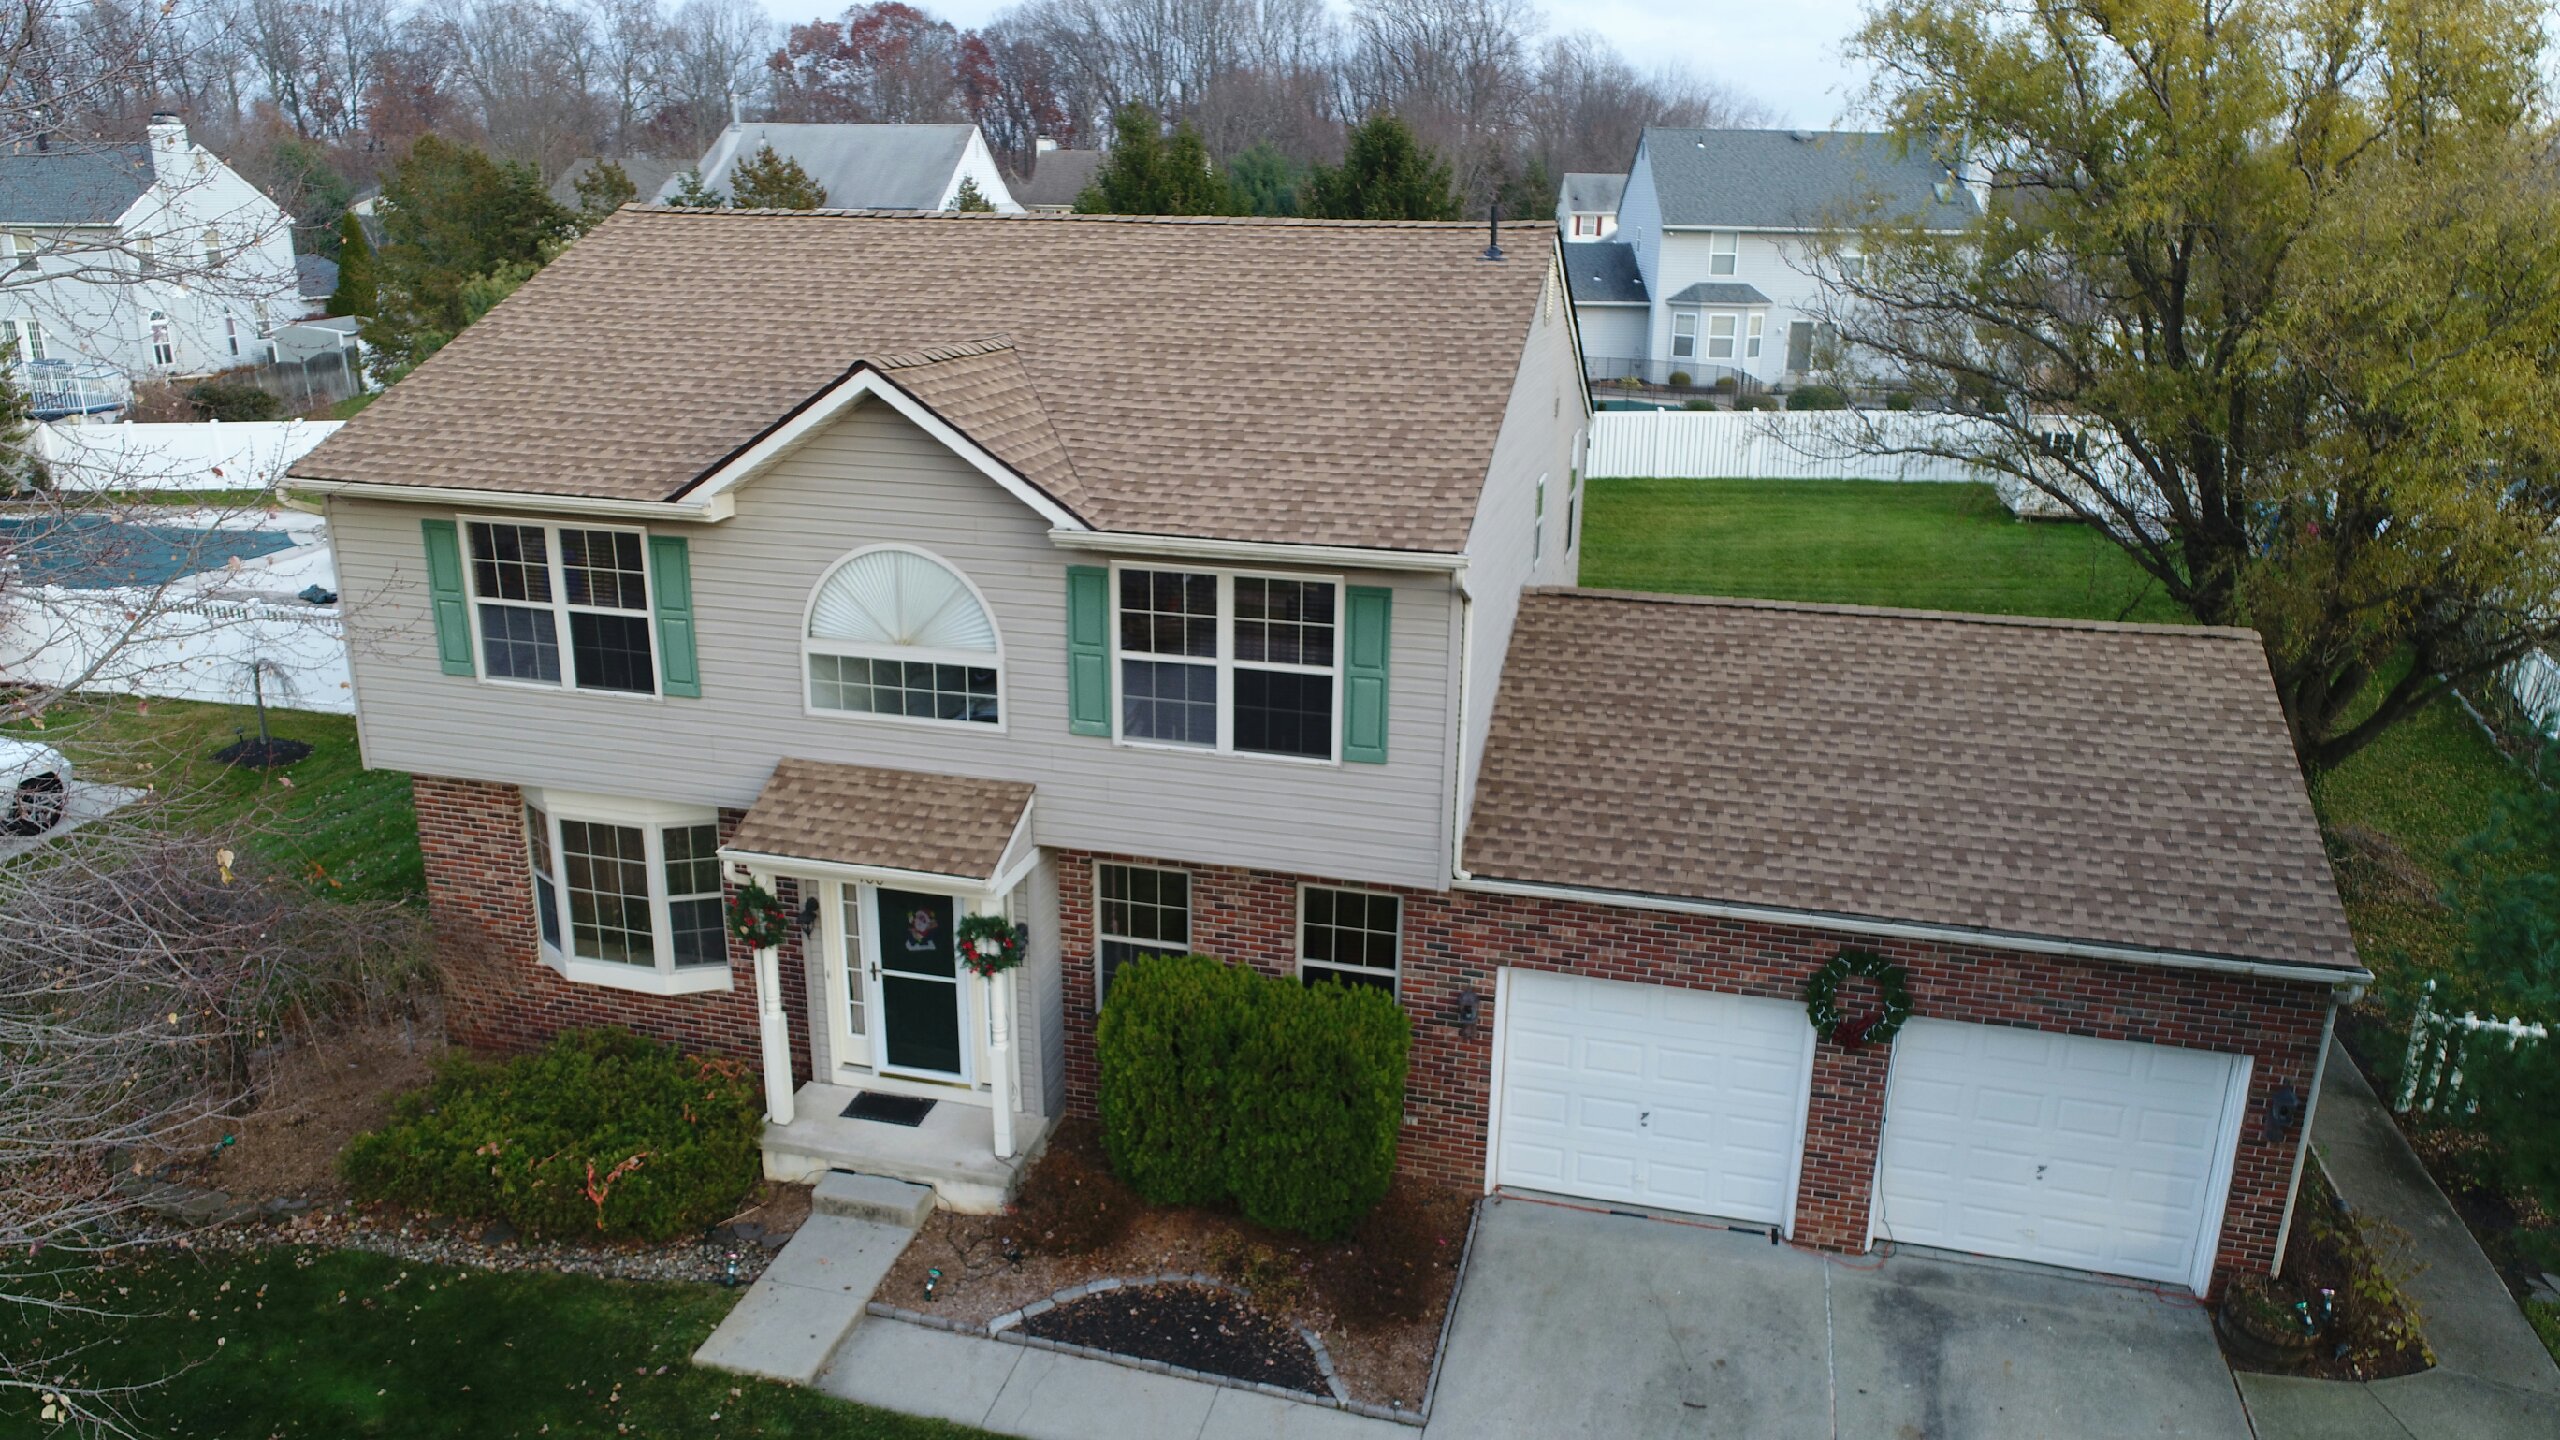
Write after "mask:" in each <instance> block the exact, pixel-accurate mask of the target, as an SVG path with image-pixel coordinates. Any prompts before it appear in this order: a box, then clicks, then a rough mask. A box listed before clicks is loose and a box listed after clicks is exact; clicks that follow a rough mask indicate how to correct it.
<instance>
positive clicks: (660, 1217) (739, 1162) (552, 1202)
mask: <svg viewBox="0 0 2560 1440" xmlns="http://www.w3.org/2000/svg"><path fill="white" fill-rule="evenodd" d="M761 1109H762V1107H761V1104H760V1103H759V1101H758V1099H757V1095H756V1090H755V1087H754V1085H753V1084H751V1083H750V1082H749V1080H748V1078H747V1071H746V1067H745V1066H744V1065H742V1064H740V1063H739V1062H737V1061H734V1060H721V1059H709V1058H705V1057H702V1056H696V1055H687V1054H683V1053H681V1052H679V1051H677V1050H676V1049H674V1048H673V1047H671V1046H667V1045H661V1044H659V1043H657V1042H656V1041H654V1040H647V1039H643V1038H642V1037H640V1036H637V1035H634V1034H632V1033H631V1032H629V1031H627V1030H618V1029H606V1030H571V1031H566V1032H563V1033H562V1034H561V1035H560V1036H559V1037H558V1038H557V1039H555V1040H553V1041H552V1042H551V1044H550V1046H549V1047H548V1048H546V1049H544V1050H543V1051H541V1052H540V1053H538V1054H534V1055H526V1056H521V1057H518V1058H516V1059H513V1060H508V1061H505V1062H502V1063H497V1064H491V1063H487V1062H484V1061H475V1060H468V1059H460V1058H457V1059H454V1060H450V1061H448V1062H446V1063H445V1065H444V1066H443V1067H442V1068H441V1069H440V1070H439V1071H438V1072H437V1075H436V1079H435V1081H434V1083H432V1084H430V1085H428V1086H427V1087H426V1088H425V1089H423V1090H417V1091H413V1092H411V1093H410V1094H407V1095H404V1096H402V1097H400V1099H399V1101H398V1102H397V1103H396V1104H395V1105H394V1106H393V1108H392V1113H391V1120H390V1122H389V1123H388V1124H386V1125H384V1126H383V1127H382V1128H381V1129H379V1130H374V1131H370V1132H368V1133H366V1134H363V1135H359V1136H357V1137H356V1138H355V1139H354V1141H352V1142H351V1143H349V1145H348V1146H347V1148H346V1150H345V1152H344V1153H343V1154H341V1155H340V1156H339V1157H338V1170H339V1173H340V1174H341V1175H343V1176H344V1177H345V1178H346V1181H347V1184H348V1186H349V1188H351V1189H352V1190H353V1191H354V1192H355V1194H356V1198H358V1199H360V1200H368V1201H390V1202H394V1203H398V1204H402V1205H408V1206H412V1207H415V1208H417V1209H421V1210H428V1211H434V1212H438V1213H442V1214H449V1215H460V1216H469V1217H473V1218H479V1219H490V1218H495V1219H504V1220H506V1221H507V1222H508V1223H510V1224H512V1225H514V1226H515V1227H516V1228H517V1229H518V1230H519V1231H522V1232H523V1233H524V1234H526V1235H529V1236H563V1235H578V1234H588V1235H592V1234H597V1233H602V1234H605V1235H612V1236H635V1237H638V1238H640V1239H644V1240H665V1239H670V1238H672V1237H674V1236H677V1235H682V1234H684V1233H686V1232H688V1231H692V1230H699V1229H702V1228H703V1227H705V1226H709V1225H713V1224H717V1223H718V1222H719V1221H720V1220H722V1219H724V1218H725V1217H727V1216H728V1215H729V1214H731V1213H732V1212H733V1211H734V1209H735V1208H736V1205H737V1202H738V1201H739V1199H740V1198H741V1197H743V1196H744V1195H745V1194H746V1193H747V1190H748V1187H750V1186H751V1185H753V1184H754V1183H755V1180H756V1175H757V1170H758V1159H759V1153H760V1146H761V1140H762V1136H763V1131H764V1122H763V1116H762V1114H761Z"/></svg>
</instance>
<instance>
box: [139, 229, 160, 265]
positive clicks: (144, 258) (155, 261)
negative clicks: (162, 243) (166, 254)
mask: <svg viewBox="0 0 2560 1440" xmlns="http://www.w3.org/2000/svg"><path fill="white" fill-rule="evenodd" d="M133 264H134V268H135V269H136V270H138V271H140V272H141V273H142V274H144V275H155V274H158V273H159V270H160V250H159V247H158V246H156V245H154V244H152V243H151V237H150V236H148V235H144V236H141V237H140V238H138V239H136V240H135V241H134V242H133Z"/></svg>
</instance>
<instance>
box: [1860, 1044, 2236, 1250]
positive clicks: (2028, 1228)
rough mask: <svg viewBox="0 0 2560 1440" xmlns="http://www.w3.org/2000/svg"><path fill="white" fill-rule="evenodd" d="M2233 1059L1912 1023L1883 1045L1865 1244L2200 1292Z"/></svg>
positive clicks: (2224, 1143)
mask: <svg viewBox="0 0 2560 1440" xmlns="http://www.w3.org/2000/svg"><path fill="white" fill-rule="evenodd" d="M2247 1073H2248V1072H2247V1070H2246V1068H2245V1062H2244V1061H2243V1059H2242V1057H2240V1056H2237V1055H2222V1054H2216V1053H2213V1052H2211V1051H2204V1050H2179V1049H2173V1048H2171V1047H2169V1046H2165V1045H2138V1044H2133V1043H2131V1042H2128V1041H2121V1040H2091V1039H2086V1038H2084V1037H2081V1036H2077V1035H2057V1034H2052V1033H2049V1032H2046V1031H2041V1030H2019V1029H2010V1028H2006V1027H2002V1026H1996V1025H1965V1024H1957V1023H1954V1022H1950V1021H1934V1020H1914V1021H1912V1022H1911V1023H1910V1024H1909V1025H1907V1026H1905V1027H1903V1030H1902V1032H1901V1033H1900V1034H1899V1035H1897V1036H1895V1037H1894V1041H1893V1077H1892V1080H1891V1083H1890V1085H1889V1086H1888V1088H1887V1090H1886V1092H1885V1097H1886V1098H1885V1118H1884V1140H1883V1146H1882V1153H1881V1154H1880V1155H1879V1156H1878V1157H1877V1164H1876V1236H1877V1238H1879V1239H1884V1240H1894V1241H1900V1242H1905V1243H1909V1244H1915V1245H1931V1246H1936V1247H1938V1248H1940V1249H1946V1250H1965V1251H1971V1252H1973V1253H1976V1254H1982V1255H2002V1256H2007V1257H2009V1258H2011V1259H2015V1260H2033V1261H2037V1262H2039V1263H2042V1264H2047V1265H2065V1266H2069V1267H2071V1268H2073V1269H2077V1270H2099V1271H2104V1272H2106V1273H2108V1274H2113V1275H2135V1276H2140V1277H2142V1278H2144V1279H2149V1280H2162V1281H2167V1282H2169V1283H2171V1284H2178V1285H2186V1286H2189V1287H2191V1288H2195V1289H2199V1290H2201V1289H2202V1288H2203V1286H2204V1283H2205V1281H2206V1280H2207V1279H2208V1278H2209V1273H2210V1270H2211V1266H2212V1263H2213V1253H2214V1248H2215V1245H2214V1242H2215V1240H2216V1238H2217V1237H2218V1236H2219V1234H2220V1231H2221V1226H2222V1202H2223V1196H2224V1194H2225V1193H2226V1192H2227V1191H2228V1190H2229V1189H2230V1187H2231V1179H2230V1159H2231V1153H2232V1145H2233V1142H2234V1139H2235V1133H2236V1127H2237V1126H2238V1124H2239V1120H2240V1116H2239V1107H2240V1103H2241V1099H2242V1097H2243V1096H2244V1095H2245V1093H2246V1091H2247Z"/></svg>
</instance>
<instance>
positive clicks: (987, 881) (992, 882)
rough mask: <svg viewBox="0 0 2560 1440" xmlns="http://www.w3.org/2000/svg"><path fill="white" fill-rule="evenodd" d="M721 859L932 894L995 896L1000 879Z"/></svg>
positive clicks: (760, 856) (765, 858)
mask: <svg viewBox="0 0 2560 1440" xmlns="http://www.w3.org/2000/svg"><path fill="white" fill-rule="evenodd" d="M720 858H721V859H723V860H726V861H728V862H729V863H730V864H732V865H744V866H746V867H747V868H748V869H750V870H769V871H772V872H774V873H776V874H781V875H816V876H821V877H823V878H825V879H829V880H862V881H867V882H869V883H871V884H873V885H888V886H893V887H895V888H898V889H901V890H923V891H928V892H933V893H956V894H961V895H992V894H995V893H997V892H996V886H997V882H998V880H999V879H1000V878H1001V877H998V876H992V875H944V874H939V873H936V872H934V871H931V870H899V869H895V868H892V867H890V866H887V865H846V864H843V863H841V862H838V861H834V860H811V859H809V858H807V857H805V856H800V855H769V854H766V853H765V852H763V851H761V850H733V849H731V848H729V847H727V846H725V845H724V846H722V847H721V848H720Z"/></svg>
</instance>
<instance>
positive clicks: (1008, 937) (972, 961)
mask: <svg viewBox="0 0 2560 1440" xmlns="http://www.w3.org/2000/svg"><path fill="white" fill-rule="evenodd" d="M954 938H955V939H957V940H958V941H959V943H960V963H961V964H963V965H966V966H968V967H969V971H970V973H971V974H974V975H976V976H978V977H979V978H981V979H993V978H995V977H996V976H997V975H1000V974H1002V973H1003V972H1005V971H1007V970H1010V969H1012V968H1014V967H1015V966H1017V965H1019V964H1021V963H1022V931H1021V929H1020V928H1019V927H1017V926H1015V925H1014V924H1013V923H1012V922H1010V921H1008V920H1006V919H1005V918H1004V917H1003V916H1001V915H964V916H962V917H961V919H960V928H959V930H958V931H957V932H956V933H955V935H954Z"/></svg>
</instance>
